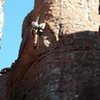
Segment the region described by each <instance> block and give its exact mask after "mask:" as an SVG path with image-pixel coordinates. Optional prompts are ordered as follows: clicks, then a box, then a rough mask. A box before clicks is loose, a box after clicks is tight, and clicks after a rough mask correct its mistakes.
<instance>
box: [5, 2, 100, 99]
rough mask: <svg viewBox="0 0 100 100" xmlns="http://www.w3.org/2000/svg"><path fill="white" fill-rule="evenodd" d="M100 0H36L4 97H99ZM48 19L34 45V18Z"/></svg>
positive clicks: (41, 20) (24, 25)
mask: <svg viewBox="0 0 100 100" xmlns="http://www.w3.org/2000/svg"><path fill="white" fill-rule="evenodd" d="M98 9H99V0H35V8H34V10H32V11H31V12H30V13H29V14H28V15H27V16H26V18H25V20H24V22H23V29H22V42H21V46H20V50H19V57H18V59H17V60H16V62H15V63H14V64H13V65H12V67H11V68H12V70H11V72H10V74H9V76H8V78H7V79H8V80H7V85H6V97H7V99H6V100H100V34H99V32H98V30H99V22H100V16H99V10H98ZM37 16H40V20H39V22H40V23H42V22H46V28H45V32H44V34H43V35H42V36H41V37H40V38H39V41H40V42H39V48H38V49H34V48H33V42H34V36H33V35H32V33H31V32H30V30H31V22H32V21H35V20H36V19H37Z"/></svg>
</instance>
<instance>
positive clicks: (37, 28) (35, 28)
mask: <svg viewBox="0 0 100 100" xmlns="http://www.w3.org/2000/svg"><path fill="white" fill-rule="evenodd" d="M31 25H32V29H31V32H32V34H33V36H35V39H34V49H36V48H37V47H38V45H39V37H40V36H41V35H42V34H43V33H44V29H45V26H46V24H45V23H41V24H39V16H38V17H37V20H36V21H35V22H34V21H32V23H31Z"/></svg>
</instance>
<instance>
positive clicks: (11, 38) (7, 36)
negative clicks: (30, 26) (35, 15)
mask: <svg viewBox="0 0 100 100" xmlns="http://www.w3.org/2000/svg"><path fill="white" fill-rule="evenodd" d="M33 6H34V0H5V5H4V26H3V37H2V41H1V42H2V46H1V49H0V69H2V68H5V67H10V66H11V64H12V62H14V61H15V60H16V59H17V57H18V50H19V46H20V42H21V31H22V23H23V20H24V18H25V16H26V15H27V14H28V13H29V12H30V11H31V10H32V9H33Z"/></svg>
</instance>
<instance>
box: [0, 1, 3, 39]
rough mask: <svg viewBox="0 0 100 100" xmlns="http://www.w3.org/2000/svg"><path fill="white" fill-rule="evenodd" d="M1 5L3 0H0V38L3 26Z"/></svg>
mask: <svg viewBox="0 0 100 100" xmlns="http://www.w3.org/2000/svg"><path fill="white" fill-rule="evenodd" d="M3 6H4V0H0V39H1V38H2V28H3V23H4V20H3V19H4V11H3Z"/></svg>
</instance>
